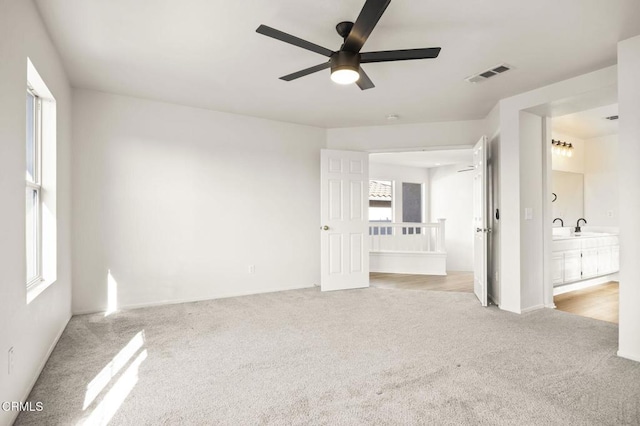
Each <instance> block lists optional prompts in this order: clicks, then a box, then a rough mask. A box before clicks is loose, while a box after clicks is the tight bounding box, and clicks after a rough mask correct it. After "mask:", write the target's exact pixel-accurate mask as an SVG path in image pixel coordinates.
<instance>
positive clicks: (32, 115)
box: [25, 58, 58, 304]
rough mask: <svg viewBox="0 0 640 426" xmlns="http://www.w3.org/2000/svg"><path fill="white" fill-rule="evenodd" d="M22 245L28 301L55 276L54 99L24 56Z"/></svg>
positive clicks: (56, 263) (55, 173)
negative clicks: (25, 71)
mask: <svg viewBox="0 0 640 426" xmlns="http://www.w3.org/2000/svg"><path fill="white" fill-rule="evenodd" d="M25 96H26V107H27V108H26V114H25V123H26V133H25V134H26V140H25V154H26V158H25V159H26V161H25V175H26V176H25V202H26V205H25V207H26V208H25V248H26V253H25V254H26V262H25V272H26V286H27V304H29V303H31V302H32V301H33V300H35V298H36V297H38V295H39V294H41V293H42V292H43V291H44V290H45V289H46V288H48V287H49V286H50V285H52V284H53V283H54V282H56V279H57V265H58V253H57V246H58V244H57V241H58V237H57V215H58V212H57V201H56V198H57V197H56V182H57V160H56V159H57V140H56V135H57V133H58V132H57V108H56V100H55V98H54V97H53V95H52V93H51V91H50V90H49V88H48V87H47V85H46V84H45V82H44V80H43V79H42V77H40V74H38V71H36V68H35V67H34V66H33V63H32V62H31V60H30V59H29V58H27V81H26V93H25Z"/></svg>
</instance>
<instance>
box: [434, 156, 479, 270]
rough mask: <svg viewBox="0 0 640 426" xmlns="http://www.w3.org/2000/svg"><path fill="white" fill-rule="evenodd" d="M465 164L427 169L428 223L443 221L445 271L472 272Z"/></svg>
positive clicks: (470, 179) (470, 193)
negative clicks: (444, 220)
mask: <svg viewBox="0 0 640 426" xmlns="http://www.w3.org/2000/svg"><path fill="white" fill-rule="evenodd" d="M465 166H467V165H466V164H461V165H453V166H444V167H434V168H431V169H429V179H430V181H431V184H430V190H429V195H430V197H429V200H430V201H429V202H430V205H431V209H430V210H431V211H430V216H431V220H432V221H435V220H437V219H438V218H445V219H447V221H446V222H445V230H446V231H445V244H446V247H447V270H449V271H473V235H474V233H473V173H471V172H464V173H458V170H460V169H461V168H463V167H465Z"/></svg>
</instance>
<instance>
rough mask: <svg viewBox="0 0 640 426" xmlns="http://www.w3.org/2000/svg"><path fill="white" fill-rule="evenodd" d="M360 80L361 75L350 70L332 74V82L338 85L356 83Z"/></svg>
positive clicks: (345, 69)
mask: <svg viewBox="0 0 640 426" xmlns="http://www.w3.org/2000/svg"><path fill="white" fill-rule="evenodd" d="M359 78H360V73H359V72H358V71H356V70H354V69H350V68H342V69H339V70H335V71H332V72H331V80H332V81H333V82H334V83H338V84H351V83H355V82H356V81H358V79H359Z"/></svg>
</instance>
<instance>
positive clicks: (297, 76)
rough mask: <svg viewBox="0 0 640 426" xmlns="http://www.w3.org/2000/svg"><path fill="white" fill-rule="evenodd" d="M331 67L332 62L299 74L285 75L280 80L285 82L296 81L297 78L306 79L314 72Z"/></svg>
mask: <svg viewBox="0 0 640 426" xmlns="http://www.w3.org/2000/svg"><path fill="white" fill-rule="evenodd" d="M329 67H331V62H325V63H323V64H320V65H316V66H314V67H310V68H306V69H303V70H301V71H298V72H294V73H293V74H289V75H285V76H283V77H280V80H284V81H291V80H295V79H296V78H300V77H304V76H305V75H309V74H313V73H314V72H318V71H322V70H326V69H327V68H329Z"/></svg>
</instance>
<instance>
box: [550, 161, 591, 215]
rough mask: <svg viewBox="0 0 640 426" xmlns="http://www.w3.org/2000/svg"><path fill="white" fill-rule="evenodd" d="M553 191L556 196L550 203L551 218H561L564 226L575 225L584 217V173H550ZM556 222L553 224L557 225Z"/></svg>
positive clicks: (555, 171)
mask: <svg viewBox="0 0 640 426" xmlns="http://www.w3.org/2000/svg"><path fill="white" fill-rule="evenodd" d="M552 180H553V182H552V185H551V186H552V188H553V190H552V191H553V193H554V194H556V195H557V196H558V198H557V199H556V201H554V202H553V203H551V207H552V211H553V218H552V219H555V218H556V217H559V218H561V219H562V220H563V221H564V226H576V222H577V221H578V219H580V218H581V217H584V175H583V174H582V173H571V172H561V171H558V170H554V171H553V173H552ZM559 225H560V224H559V223H558V222H556V223H554V226H559Z"/></svg>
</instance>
